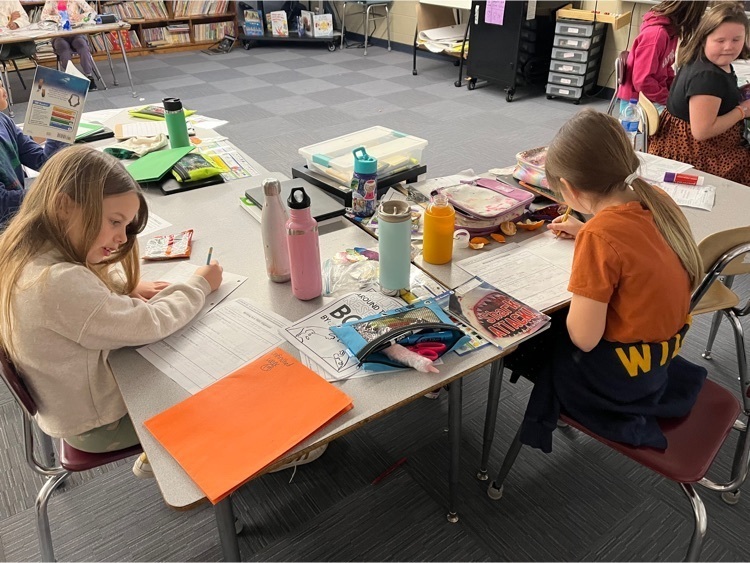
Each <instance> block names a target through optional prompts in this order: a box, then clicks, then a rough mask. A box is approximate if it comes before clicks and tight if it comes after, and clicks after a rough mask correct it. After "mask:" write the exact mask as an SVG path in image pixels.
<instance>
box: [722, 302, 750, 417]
mask: <svg viewBox="0 0 750 563" xmlns="http://www.w3.org/2000/svg"><path fill="white" fill-rule="evenodd" d="M725 314H726V316H727V318H728V319H729V322H730V323H731V324H732V332H733V333H734V346H735V348H736V349H737V369H738V370H739V374H740V377H739V379H740V397H741V399H742V408H743V410H744V411H745V413H746V414H748V413H750V397H748V396H747V393H748V389H750V380H748V373H747V355H746V353H745V336H744V332H743V330H742V323H740V319H739V318H738V317H737V315H736V314H735V312H734V311H733V310H730V311H726V312H725Z"/></svg>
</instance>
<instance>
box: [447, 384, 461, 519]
mask: <svg viewBox="0 0 750 563" xmlns="http://www.w3.org/2000/svg"><path fill="white" fill-rule="evenodd" d="M462 394H463V379H457V380H456V381H454V382H453V383H451V384H450V385H449V386H448V439H449V440H450V445H451V446H450V448H451V453H450V471H449V473H448V496H449V500H448V522H451V523H454V524H455V523H456V522H458V477H459V473H460V471H461V402H462V396H461V395H462Z"/></svg>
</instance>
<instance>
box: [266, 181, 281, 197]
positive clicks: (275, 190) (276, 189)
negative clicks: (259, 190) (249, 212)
mask: <svg viewBox="0 0 750 563" xmlns="http://www.w3.org/2000/svg"><path fill="white" fill-rule="evenodd" d="M280 193H281V183H280V182H279V181H278V180H277V179H276V178H266V179H265V180H263V195H268V196H274V195H279V194H280Z"/></svg>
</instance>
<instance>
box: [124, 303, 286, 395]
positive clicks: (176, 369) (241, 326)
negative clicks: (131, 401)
mask: <svg viewBox="0 0 750 563" xmlns="http://www.w3.org/2000/svg"><path fill="white" fill-rule="evenodd" d="M288 323H289V321H287V320H286V319H285V318H283V317H281V316H279V315H277V314H275V313H272V312H270V311H263V310H261V309H259V308H257V307H256V306H255V305H253V304H252V303H251V302H250V300H249V299H236V300H234V301H231V302H230V303H227V304H226V305H225V306H223V307H217V308H216V309H214V310H213V311H211V312H210V313H209V314H207V315H205V316H203V317H200V318H198V319H196V320H194V321H193V322H192V323H191V324H190V325H188V326H187V327H185V328H184V329H182V330H180V331H179V332H176V333H175V334H173V335H172V336H170V337H168V338H165V339H164V340H162V341H160V342H156V343H154V344H150V345H148V346H143V347H141V348H138V353H139V354H140V355H141V356H143V357H144V358H146V359H147V360H148V361H149V362H151V363H152V364H153V365H154V366H156V367H157V368H158V369H159V371H161V372H163V373H165V374H166V375H168V376H169V377H170V378H171V379H172V380H174V381H175V382H176V383H178V384H179V385H180V386H181V387H183V388H184V389H185V390H186V391H188V392H189V393H191V394H195V393H197V392H198V391H200V390H201V389H205V388H206V387H208V386H209V385H211V384H212V383H214V382H215V381H218V380H219V379H221V378H222V377H224V376H226V375H229V374H230V373H232V372H233V371H235V370H237V369H239V368H241V367H242V366H243V365H245V364H247V363H248V362H252V361H253V360H255V359H256V358H258V357H260V356H262V355H263V354H265V353H266V352H268V351H269V350H271V349H273V348H275V347H277V346H278V345H279V344H280V343H281V342H282V339H281V338H280V337H279V336H278V331H279V329H281V328H283V327H284V326H286V325H287V324H288Z"/></svg>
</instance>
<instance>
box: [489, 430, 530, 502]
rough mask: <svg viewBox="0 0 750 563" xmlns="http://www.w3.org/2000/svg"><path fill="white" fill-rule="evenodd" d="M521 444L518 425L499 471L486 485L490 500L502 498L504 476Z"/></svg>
mask: <svg viewBox="0 0 750 563" xmlns="http://www.w3.org/2000/svg"><path fill="white" fill-rule="evenodd" d="M522 446H523V444H521V427H520V426H519V427H518V432H516V435H515V437H514V438H513V442H511V444H510V448H508V453H506V454H505V459H503V465H502V467H500V472H499V473H498V474H497V477H496V478H495V480H494V481H492V482H491V483H490V486H489V487H487V496H488V497H490V498H491V499H492V500H500V499H501V498H502V496H503V484H504V483H505V478H506V477H507V476H508V473H510V470H511V468H512V467H513V464H514V463H515V462H516V458H517V457H518V454H519V453H520V452H521V447H522Z"/></svg>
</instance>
